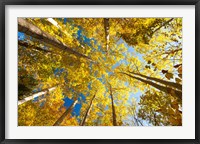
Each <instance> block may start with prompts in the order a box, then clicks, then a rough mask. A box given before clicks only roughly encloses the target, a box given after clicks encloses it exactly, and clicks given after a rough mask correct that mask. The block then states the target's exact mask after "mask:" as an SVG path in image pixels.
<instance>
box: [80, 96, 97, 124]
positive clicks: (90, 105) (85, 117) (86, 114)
mask: <svg viewBox="0 0 200 144" xmlns="http://www.w3.org/2000/svg"><path fill="white" fill-rule="evenodd" d="M95 96H96V94H95V95H94V96H93V97H92V99H91V101H90V104H89V107H88V108H87V111H86V113H85V115H84V118H83V120H82V122H81V124H80V125H81V126H84V125H85V121H86V119H87V116H88V115H89V112H90V109H91V107H92V103H93V100H94V98H95Z"/></svg>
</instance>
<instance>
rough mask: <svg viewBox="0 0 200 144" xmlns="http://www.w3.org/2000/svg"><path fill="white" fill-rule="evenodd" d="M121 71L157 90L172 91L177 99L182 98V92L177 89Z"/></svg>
mask: <svg viewBox="0 0 200 144" xmlns="http://www.w3.org/2000/svg"><path fill="white" fill-rule="evenodd" d="M121 73H122V74H125V75H127V76H129V77H131V78H134V79H137V80H139V81H141V82H144V83H146V84H149V85H151V86H153V87H155V88H156V89H158V90H160V91H163V92H165V93H171V92H172V91H173V92H174V93H175V95H176V97H177V98H178V99H181V100H182V92H181V91H178V90H175V89H172V88H169V87H164V86H161V85H158V84H156V83H154V82H152V81H148V80H144V79H142V78H139V77H135V76H132V75H130V74H127V73H125V72H121Z"/></svg>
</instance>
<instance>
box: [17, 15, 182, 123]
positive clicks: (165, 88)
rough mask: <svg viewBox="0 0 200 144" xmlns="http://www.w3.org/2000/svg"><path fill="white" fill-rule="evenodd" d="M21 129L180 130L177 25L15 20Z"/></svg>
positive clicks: (161, 21)
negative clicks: (151, 128) (152, 127)
mask: <svg viewBox="0 0 200 144" xmlns="http://www.w3.org/2000/svg"><path fill="white" fill-rule="evenodd" d="M18 125H19V126H181V125H182V18H18Z"/></svg>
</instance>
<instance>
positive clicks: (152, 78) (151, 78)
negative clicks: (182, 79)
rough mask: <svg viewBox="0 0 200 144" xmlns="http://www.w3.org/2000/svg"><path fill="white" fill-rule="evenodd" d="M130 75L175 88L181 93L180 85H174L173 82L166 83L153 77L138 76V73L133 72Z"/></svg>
mask: <svg viewBox="0 0 200 144" xmlns="http://www.w3.org/2000/svg"><path fill="white" fill-rule="evenodd" d="M131 73H132V74H134V75H138V76H141V77H143V78H147V79H149V80H153V81H156V82H159V83H161V84H164V85H168V86H171V87H174V88H177V89H179V90H181V91H182V85H181V84H178V83H174V82H169V81H166V80H161V79H158V78H154V77H148V76H145V75H143V74H139V73H134V72H131Z"/></svg>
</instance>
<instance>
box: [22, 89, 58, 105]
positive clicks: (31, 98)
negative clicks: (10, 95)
mask: <svg viewBox="0 0 200 144" xmlns="http://www.w3.org/2000/svg"><path fill="white" fill-rule="evenodd" d="M56 87H57V86H54V87H52V88H49V89H45V90H43V91H41V92H38V93H35V94H33V95H31V96H28V97H26V98H24V99H22V100H19V101H18V105H21V104H23V103H25V102H27V101H30V100H33V99H34V98H36V97H40V96H42V95H45V94H47V93H48V92H50V91H53V90H55V89H56Z"/></svg>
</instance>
